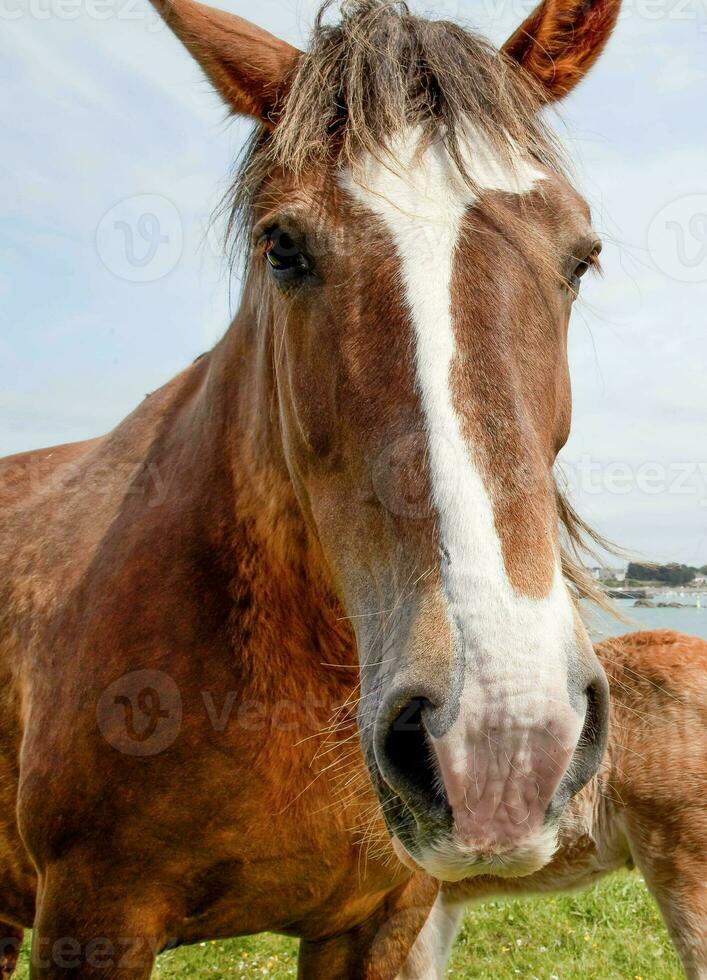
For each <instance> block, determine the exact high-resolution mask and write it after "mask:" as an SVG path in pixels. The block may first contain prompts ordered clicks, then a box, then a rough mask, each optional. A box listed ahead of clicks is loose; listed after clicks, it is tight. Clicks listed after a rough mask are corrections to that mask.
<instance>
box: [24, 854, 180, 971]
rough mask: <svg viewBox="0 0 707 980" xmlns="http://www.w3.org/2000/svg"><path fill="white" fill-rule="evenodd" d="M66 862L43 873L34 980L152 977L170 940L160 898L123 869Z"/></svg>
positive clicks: (33, 955) (34, 947)
mask: <svg viewBox="0 0 707 980" xmlns="http://www.w3.org/2000/svg"><path fill="white" fill-rule="evenodd" d="M63 864H64V863H63V862H62V865H52V866H50V867H49V868H48V869H44V870H43V871H42V873H41V874H40V880H39V890H38V907H37V917H36V920H35V925H34V930H33V934H32V952H31V969H30V977H31V980H40V978H41V980H58V978H59V977H77V978H78V977H80V978H81V980H98V978H99V977H102V978H105V980H128V978H129V980H147V978H148V977H149V976H150V975H151V973H152V968H153V965H154V962H155V957H156V955H157V953H158V952H159V951H160V950H161V949H162V947H163V945H164V942H165V932H164V927H163V924H162V923H163V922H164V919H163V918H162V917H161V915H160V914H159V913H160V911H161V908H160V903H159V901H151V900H150V898H149V896H146V895H144V894H140V893H139V892H138V890H137V889H138V886H139V882H137V881H135V880H134V878H133V876H132V875H124V874H121V873H120V869H119V868H115V869H113V873H110V874H108V873H107V872H106V870H105V869H104V868H99V867H91V865H86V864H85V862H83V863H82V864H78V862H74V866H73V867H67V866H63Z"/></svg>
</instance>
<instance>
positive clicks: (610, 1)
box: [0, 0, 618, 980]
mask: <svg viewBox="0 0 707 980" xmlns="http://www.w3.org/2000/svg"><path fill="white" fill-rule="evenodd" d="M154 3H155V5H156V7H157V9H158V11H159V12H160V13H161V15H162V16H163V17H164V19H165V21H166V23H167V24H168V25H169V27H170V28H171V30H172V31H173V33H174V34H175V35H176V38H177V39H178V40H180V41H181V42H183V44H184V45H185V46H186V48H187V50H188V51H189V52H190V53H191V54H192V55H193V56H194V58H195V59H196V61H197V62H198V64H199V65H200V66H201V68H202V69H203V71H204V73H205V74H206V76H207V78H208V79H209V80H210V81H211V83H212V84H213V86H214V88H215V89H216V91H217V92H218V93H219V94H220V96H221V97H222V98H223V101H224V103H225V105H226V108H227V110H228V111H229V112H230V113H234V114H238V115H242V116H246V117H249V118H251V119H252V120H254V121H255V124H256V125H255V128H254V132H253V136H252V138H251V140H250V142H249V143H248V146H247V149H246V152H245V156H244V158H243V160H242V161H241V164H240V167H239V169H238V172H237V174H236V177H235V180H234V184H233V190H232V194H231V196H230V199H229V201H228V202H227V205H226V206H227V208H228V211H229V215H230V219H229V226H230V231H231V240H232V242H234V243H235V245H236V248H237V249H238V248H239V247H241V254H243V256H244V261H243V266H242V274H243V287H242V295H241V300H240V307H239V309H238V312H237V314H236V316H235V318H234V320H233V322H232V324H231V326H230V327H229V329H228V330H227V332H226V333H225V335H224V337H223V339H222V340H221V341H220V342H219V343H218V344H217V345H216V346H215V347H214V349H213V350H212V351H211V352H209V353H208V354H206V355H205V356H203V357H201V358H200V359H198V360H197V361H196V362H195V363H194V364H192V365H191V366H190V367H188V368H187V369H186V370H185V371H183V372H182V373H181V374H180V375H178V376H177V377H176V378H174V379H173V380H172V381H170V382H169V383H167V384H166V385H165V386H164V387H162V388H160V389H159V390H158V391H156V392H154V393H152V394H151V395H149V397H147V398H146V399H145V400H144V401H143V402H142V403H141V404H140V405H139V406H138V407H137V408H136V409H135V411H134V412H133V413H132V414H131V415H129V416H128V417H127V418H126V419H125V420H124V421H123V422H121V423H120V424H119V425H118V426H117V427H116V428H115V429H114V430H113V431H112V432H110V433H109V434H107V435H105V436H103V437H101V438H96V439H91V440H88V441H85V442H81V443H76V444H71V445H64V446H59V447H54V448H52V449H45V450H36V451H32V452H29V453H27V454H22V455H19V456H14V457H10V458H8V459H6V460H4V461H3V462H2V463H1V464H0V487H1V494H2V496H1V499H2V521H1V526H0V562H1V568H2V576H1V578H0V664H1V667H0V670H1V671H2V705H3V711H2V726H1V729H0V739H1V742H0V744H1V745H2V752H1V753H0V787H1V788H2V793H3V796H2V804H3V805H2V808H1V810H0V853H1V854H2V864H1V865H0V867H1V870H2V880H3V885H4V887H3V893H2V899H1V903H0V921H2V922H4V923H5V924H6V926H7V935H8V943H9V946H8V952H7V954H6V957H5V968H6V970H10V969H11V968H12V966H13V962H14V958H15V950H16V944H17V941H18V937H19V932H20V930H21V929H22V928H23V927H26V926H29V925H33V930H34V931H33V938H32V950H31V960H32V965H31V975H32V977H33V978H58V977H65V976H68V975H74V976H81V977H82V978H86V980H91V978H94V977H99V976H100V977H102V978H125V977H128V976H130V977H133V978H138V980H139V978H144V977H147V976H149V975H150V972H151V970H152V967H153V964H154V962H155V957H156V955H157V954H158V953H159V952H160V951H161V950H163V949H165V948H168V947H171V946H174V945H175V944H178V943H194V942H197V941H200V940H204V939H216V938H219V937H224V936H233V935H239V934H246V933H254V932H259V931H263V930H274V931H280V932H283V933H287V934H291V935H294V936H298V937H300V938H301V940H302V944H301V956H300V971H301V975H302V976H305V977H307V978H308V980H309V978H326V977H341V976H349V977H359V976H361V977H371V978H373V977H374V976H378V977H383V976H384V975H385V976H394V975H395V972H397V970H398V969H399V968H400V966H401V964H402V962H403V960H402V959H401V958H400V957H401V955H402V953H401V949H402V946H403V945H404V943H403V942H402V939H401V938H400V936H399V935H398V932H397V931H396V930H397V927H395V928H393V927H391V928H388V924H389V923H391V922H394V921H396V922H399V921H403V919H405V921H408V919H409V921H410V922H411V923H413V925H411V929H413V931H414V928H418V927H419V926H420V925H421V924H422V921H424V915H426V910H427V909H428V908H429V904H430V903H431V898H433V897H434V894H436V888H437V885H436V884H435V883H434V882H433V881H432V879H433V878H435V879H440V880H447V881H448V880H454V879H461V878H466V877H468V876H469V874H472V873H482V872H485V873H499V874H500V873H504V874H508V875H510V876H514V875H519V874H529V873H532V872H534V871H537V870H538V869H539V868H541V867H542V866H544V865H545V864H546V863H547V861H548V860H549V859H550V858H551V856H552V854H553V852H554V849H555V843H556V837H557V833H558V827H559V821H560V817H561V814H562V812H563V810H564V808H565V807H566V806H567V804H568V802H569V801H570V799H571V798H572V797H573V796H574V795H575V794H576V793H577V792H578V791H579V790H580V789H581V787H582V786H583V785H584V784H586V783H587V782H588V781H589V780H590V779H591V778H592V776H593V775H594V773H595V771H596V770H597V767H598V766H599V763H600V759H601V756H602V753H603V750H604V746H605V742H606V733H607V717H608V698H607V691H608V689H607V683H606V677H605V675H604V672H603V670H602V668H601V666H600V664H599V662H598V660H597V659H596V657H595V655H594V652H593V648H592V645H591V643H590V641H589V639H588V636H587V632H586V630H585V628H584V626H583V625H582V623H581V620H580V617H579V616H578V614H577V603H576V600H577V597H578V596H580V595H583V594H585V593H587V592H588V590H590V586H589V585H588V584H587V581H586V579H585V578H583V577H582V576H581V574H580V572H579V571H578V569H577V566H576V562H575V560H574V558H573V543H576V542H577V540H578V539H579V538H581V537H582V535H583V533H584V529H583V525H582V523H581V521H580V520H579V518H577V516H576V515H575V514H574V512H573V511H572V509H571V507H570V506H569V504H568V503H567V502H566V501H565V499H564V498H563V496H562V494H561V492H560V491H559V489H558V486H557V484H556V481H555V478H554V475H553V464H554V461H555V457H556V455H557V453H558V451H559V449H560V448H561V447H562V445H563V444H564V442H565V440H566V439H567V436H568V432H569V427H570V414H571V399H570V385H569V377H568V366H567V357H566V347H567V330H568V323H569V319H570V313H571V309H572V304H573V301H574V299H575V297H576V295H577V293H578V291H579V285H580V280H581V278H582V276H583V275H584V274H585V273H586V272H588V271H589V270H590V269H592V268H593V267H595V266H596V264H597V262H598V258H597V256H598V252H599V248H600V241H599V238H598V235H597V233H596V232H595V230H594V229H593V226H592V223H591V218H590V213H589V209H588V207H587V205H586V203H585V202H584V200H583V199H582V197H581V196H580V195H579V193H578V192H577V191H576V190H575V189H574V187H573V186H572V183H571V181H570V180H569V178H568V176H567V173H566V168H565V166H564V164H563V158H562V153H561V151H560V149H559V147H558V146H557V145H556V142H555V140H554V138H553V136H552V134H551V132H550V131H549V129H548V127H547V125H546V123H545V122H544V116H543V114H542V110H543V109H544V108H545V107H546V106H548V105H550V104H552V103H555V102H557V101H558V100H560V99H561V98H562V97H563V96H564V95H565V94H566V93H568V92H569V91H571V89H572V88H573V87H574V86H575V85H576V84H577V83H578V82H579V81H580V80H581V79H582V78H583V77H584V76H585V75H586V73H587V72H588V71H589V69H590V68H591V66H592V65H593V64H594V62H595V61H596V59H597V58H598V56H599V54H600V53H601V51H602V49H603V48H604V45H605V43H606V41H607V39H608V37H609V35H610V33H611V31H612V28H613V26H614V23H615V21H616V18H617V14H618V0H582V2H581V3H580V2H579V0H544V2H543V3H541V4H540V6H539V7H538V8H537V9H536V10H535V11H534V12H533V13H532V14H531V15H530V16H529V18H528V19H527V20H526V21H525V22H524V23H523V24H521V25H520V26H519V28H518V29H517V31H516V32H515V33H514V34H513V35H512V37H511V38H510V39H509V40H508V42H507V43H506V45H505V46H504V48H503V49H502V50H500V51H499V50H498V49H496V48H494V47H492V46H491V45H489V44H488V43H487V42H485V41H483V40H482V39H480V38H479V37H477V36H476V35H475V34H474V33H472V32H471V31H468V30H466V29H464V28H462V27H461V26H459V25H457V24H454V23H450V22H446V21H433V20H428V19H424V18H419V17H416V16H413V15H412V14H411V13H410V11H409V10H408V9H407V7H406V6H405V5H404V3H402V2H400V3H398V2H389V0H348V2H346V3H344V5H343V9H342V12H341V17H340V19H339V20H338V21H333V20H332V18H331V16H330V13H327V10H326V6H325V9H324V10H323V11H322V12H321V13H320V15H319V17H318V18H317V21H316V25H315V28H314V31H313V35H312V38H311V42H310V45H309V47H308V49H307V50H306V51H300V50H298V49H296V48H294V47H292V46H291V45H289V44H288V43H286V42H284V41H282V40H279V39H278V38H276V37H274V36H272V35H270V34H268V33H267V32H265V31H263V30H261V29H259V28H258V27H256V26H254V25H252V24H250V23H248V22H246V21H244V20H243V19H241V18H239V17H236V16H231V15H230V14H227V13H225V12H223V11H219V10H216V9H212V8H210V7H207V6H203V5H201V4H198V3H195V2H193V0H154ZM354 722H355V724H356V726H357V730H358V734H357V733H356V731H355V730H354V729H353V725H354ZM357 739H358V740H359V741H360V751H361V753H362V756H361V758H362V760H363V761H360V762H359V761H357V760H359V747H358V743H357V741H356V740H357ZM348 751H350V752H351V761H350V762H347V755H346V753H347V752H348ZM472 769H473V770H474V774H475V775H474V777H473V778H472V776H471V772H472ZM330 772H338V773H339V774H342V775H343V780H342V781H340V782H339V783H338V784H336V785H335V786H333V785H332V781H331V780H330V779H329V778H328V775H327V774H328V773H330ZM335 782H336V781H335ZM347 794H348V795H347ZM389 841H390V842H392V843H389ZM371 842H373V843H374V844H375V846H371ZM391 847H392V848H393V851H391ZM393 852H394V853H393ZM394 854H395V855H397V856H398V857H400V858H401V859H402V860H397V859H395V857H394ZM411 861H414V862H415V864H416V865H417V866H419V867H420V868H422V869H423V871H424V874H423V873H422V872H419V871H413V870H411V869H410V868H409V867H407V865H406V862H407V863H410V862H411ZM416 910H418V911H419V915H418V913H417V912H416ZM408 912H409V916H408V918H407V919H406V914H407V913H408ZM423 913H424V914H423ZM416 916H417V918H416ZM396 917H397V918H396ZM418 920H419V921H418ZM415 923H417V925H415ZM374 948H375V949H376V950H377V951H378V953H377V954H376V955H377V956H378V959H377V960H376V962H377V963H378V964H380V963H381V962H383V959H385V957H384V958H383V959H381V955H380V954H381V951H386V950H387V953H386V956H387V957H388V958H387V960H385V965H384V966H381V965H378V966H374V965H372V964H373V960H372V955H373V954H372V951H373V950H374Z"/></svg>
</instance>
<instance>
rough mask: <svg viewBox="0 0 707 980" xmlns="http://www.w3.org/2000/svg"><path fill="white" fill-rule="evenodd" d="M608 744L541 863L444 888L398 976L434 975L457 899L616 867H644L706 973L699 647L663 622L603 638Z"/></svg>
mask: <svg viewBox="0 0 707 980" xmlns="http://www.w3.org/2000/svg"><path fill="white" fill-rule="evenodd" d="M597 653H598V656H599V659H600V660H601V662H602V664H603V665H604V668H605V670H606V671H607V674H608V677H609V687H610V689H611V713H610V723H609V724H610V732H609V745H608V748H607V752H606V756H605V758H604V760H603V762H602V765H601V768H600V770H599V772H598V773H597V774H596V775H595V776H594V777H593V779H591V780H590V782H589V783H587V785H586V786H585V787H584V788H583V789H582V790H581V791H580V792H579V793H578V794H577V796H575V797H574V799H573V800H572V801H571V802H570V803H569V805H568V807H567V809H566V811H565V814H564V816H563V818H562V827H561V830H560V839H559V840H560V843H559V848H558V850H557V853H556V854H555V856H554V857H553V859H552V861H551V862H550V863H549V864H548V865H546V867H544V868H543V869H541V870H540V871H538V872H536V873H535V874H531V875H528V876H527V877H524V878H495V877H492V876H485V875H484V876H480V877H476V878H470V879H469V880H468V881H461V882H456V883H452V884H446V885H445V886H444V888H443V890H442V893H441V894H440V897H439V898H438V899H437V902H436V904H435V907H434V909H433V911H432V912H431V914H430V917H429V919H428V920H427V922H426V924H425V926H424V929H423V930H422V932H421V933H420V935H419V936H418V938H417V940H416V943H415V945H414V946H413V948H412V950H411V952H410V955H409V957H408V960H407V962H406V965H405V967H404V969H403V970H402V971H401V973H400V975H399V980H423V978H424V980H436V978H443V977H444V975H445V964H446V961H447V958H448V956H449V952H450V949H451V946H452V943H453V941H454V936H455V934H456V932H457V929H458V927H459V924H460V921H461V917H462V915H463V911H464V908H465V906H466V905H467V904H468V903H470V902H474V901H479V900H481V899H484V898H488V897H489V896H492V895H500V894H510V895H530V894H543V893H545V894H546V893H549V892H558V891H567V890H570V889H577V888H582V887H585V886H587V885H590V884H592V883H593V882H595V881H597V880H598V879H599V878H601V877H603V876H604V875H606V874H608V873H609V872H611V871H614V870H616V869H619V868H623V867H633V866H637V867H638V868H639V869H640V870H641V872H642V873H643V875H644V877H645V880H646V882H647V884H648V887H649V889H650V890H651V892H652V893H653V895H654V897H655V899H656V901H657V903H658V906H659V908H660V911H661V913H662V915H663V919H664V920H665V924H666V926H667V927H668V932H669V934H670V937H671V939H672V941H673V943H674V944H675V947H676V949H677V951H678V953H679V955H680V958H681V960H682V963H683V966H684V969H685V974H686V976H687V977H688V980H705V978H707V737H706V736H707V643H706V642H705V641H704V640H700V639H697V638H695V637H691V636H685V635H683V634H680V633H674V632H671V631H668V630H661V631H655V632H645V633H635V634H633V635H630V636H625V637H620V638H618V639H614V640H607V641H606V642H604V643H602V644H601V645H600V646H599V647H598V650H597Z"/></svg>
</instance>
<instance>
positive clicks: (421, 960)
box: [397, 892, 464, 980]
mask: <svg viewBox="0 0 707 980" xmlns="http://www.w3.org/2000/svg"><path fill="white" fill-rule="evenodd" d="M463 918H464V904H463V903H460V902H458V901H452V900H451V899H448V898H445V896H444V893H443V892H440V893H439V895H438V896H437V901H436V902H435V903H434V905H433V906H432V911H431V912H430V914H429V916H428V918H427V921H426V922H425V924H424V926H423V927H422V929H421V930H420V932H419V935H418V937H417V939H416V940H415V944H414V946H413V947H412V949H411V950H410V954H409V956H408V958H407V959H406V960H405V965H404V966H403V968H402V970H401V971H400V973H399V974H398V977H397V980H444V976H445V973H446V970H447V962H448V960H449V957H450V954H451V952H452V946H453V945H454V940H455V939H456V936H457V933H458V932H459V926H460V925H461V922H462V919H463Z"/></svg>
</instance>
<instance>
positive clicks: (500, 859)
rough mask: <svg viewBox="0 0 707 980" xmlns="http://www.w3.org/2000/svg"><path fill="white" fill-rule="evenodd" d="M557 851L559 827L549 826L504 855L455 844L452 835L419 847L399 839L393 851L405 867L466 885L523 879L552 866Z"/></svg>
mask: <svg viewBox="0 0 707 980" xmlns="http://www.w3.org/2000/svg"><path fill="white" fill-rule="evenodd" d="M557 847H558V836H557V827H554V826H550V825H548V826H546V827H543V829H542V830H541V831H539V832H538V833H537V834H535V835H533V837H532V838H531V839H529V840H528V841H527V842H526V843H525V844H523V845H521V846H518V847H515V848H513V850H511V851H507V852H505V853H484V852H482V851H479V850H477V849H475V848H473V847H469V846H468V845H466V844H464V843H463V842H461V841H458V840H455V839H454V837H453V836H452V835H451V834H446V835H444V836H442V837H440V838H438V839H437V840H435V841H432V842H428V843H425V844H421V845H420V846H419V847H418V846H414V845H410V846H409V847H405V846H404V845H403V844H402V843H401V842H400V840H399V838H396V839H395V840H394V850H395V852H396V854H397V855H398V857H399V859H400V860H402V863H403V864H406V865H407V866H408V867H416V868H419V869H421V870H423V871H425V872H426V873H427V874H429V875H431V876H432V877H433V878H437V879H438V880H440V881H463V880H465V879H467V878H477V877H479V876H480V875H487V876H491V877H494V878H523V877H525V876H526V875H531V874H534V873H535V872H536V871H540V870H541V868H544V867H545V866H546V865H547V864H549V862H550V861H551V860H552V858H553V856H554V854H555V852H556V851H557ZM402 851H404V856H401V852H402ZM405 856H406V857H407V860H405Z"/></svg>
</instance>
